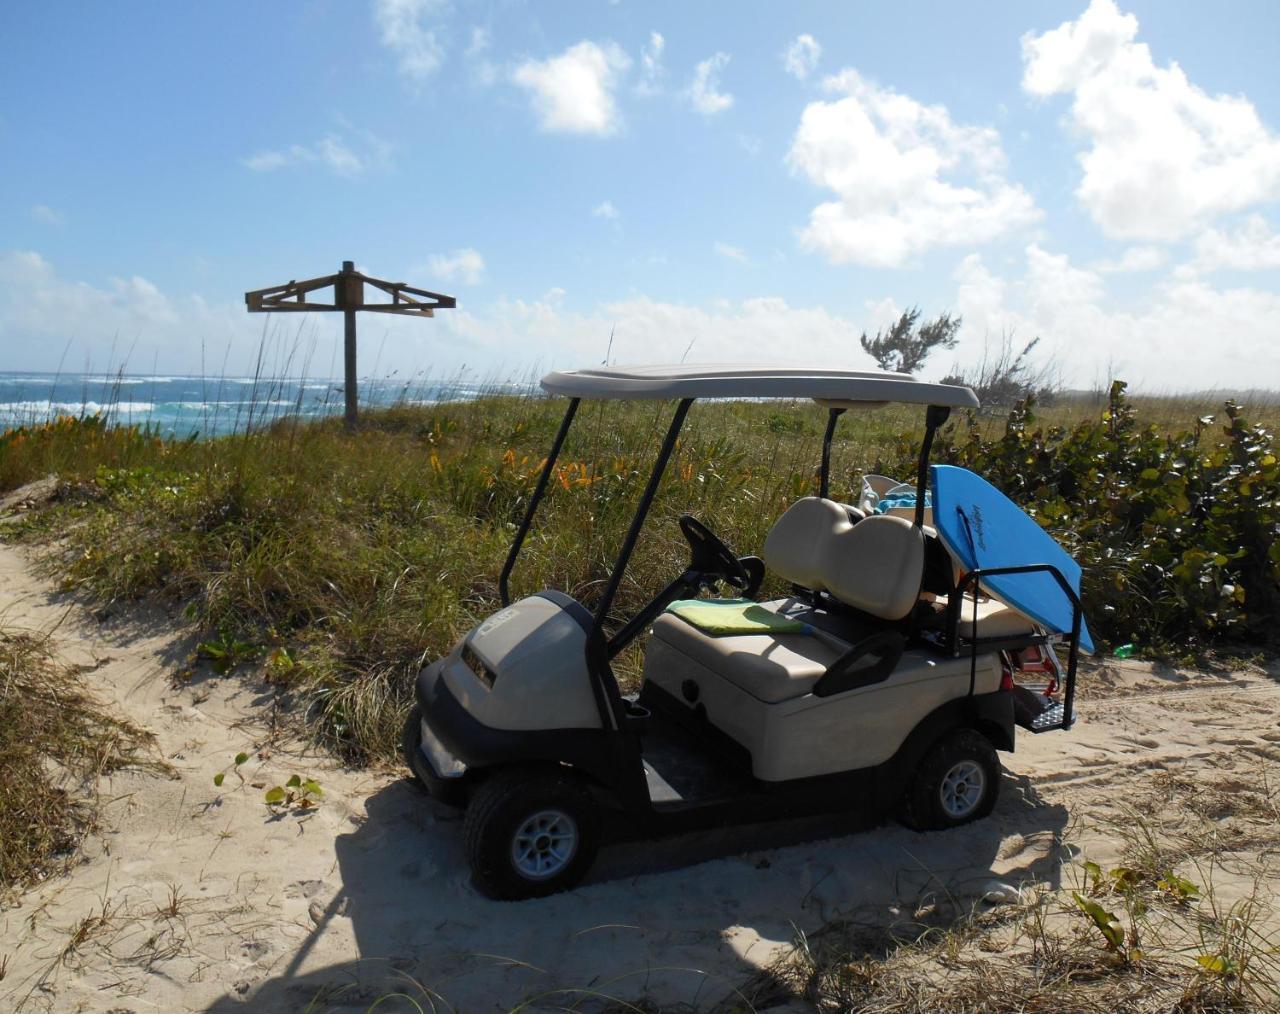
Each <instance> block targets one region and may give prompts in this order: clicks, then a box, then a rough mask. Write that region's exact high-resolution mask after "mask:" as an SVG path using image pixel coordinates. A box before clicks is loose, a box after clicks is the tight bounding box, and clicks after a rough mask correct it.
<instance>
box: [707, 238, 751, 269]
mask: <svg viewBox="0 0 1280 1014" xmlns="http://www.w3.org/2000/svg"><path fill="white" fill-rule="evenodd" d="M712 249H714V250H715V252H716V253H718V254H719V255H720V256H721V257H723V258H724V259H725V260H730V261H737V262H738V263H739V264H746V263H747V254H746V251H744V250H743V249H742V248H741V247H737V246H730V245H729V244H728V243H722V242H721V241H720V240H716V242H715V243H714V245H713V247H712Z"/></svg>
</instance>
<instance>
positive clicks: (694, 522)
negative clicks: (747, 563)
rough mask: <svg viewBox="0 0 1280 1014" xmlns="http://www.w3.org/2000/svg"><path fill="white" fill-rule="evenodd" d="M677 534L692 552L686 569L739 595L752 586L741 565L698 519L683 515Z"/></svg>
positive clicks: (731, 551)
mask: <svg viewBox="0 0 1280 1014" xmlns="http://www.w3.org/2000/svg"><path fill="white" fill-rule="evenodd" d="M680 532H681V534H682V535H683V536H684V537H685V540H686V541H687V542H688V543H689V548H690V549H691V550H692V551H693V559H692V560H690V562H689V569H690V570H692V571H696V572H697V573H699V574H706V575H708V576H712V577H718V578H723V579H724V580H725V581H727V582H728V583H729V584H731V585H733V586H734V587H735V588H737V589H738V590H739V591H744V590H746V589H747V588H749V587H750V586H751V584H752V578H751V574H750V573H749V572H748V571H747V568H746V567H744V566H743V565H742V561H741V560H739V559H738V557H737V556H736V555H735V554H734V552H733V550H732V549H730V548H729V547H728V546H726V545H725V544H724V543H723V542H721V541H720V539H719V538H718V537H717V536H716V534H715V533H714V532H712V531H711V529H710V528H708V527H707V526H706V525H704V524H703V523H702V522H701V521H699V520H698V519H697V518H695V517H693V516H692V515H689V514H685V515H683V516H682V517H681V518H680Z"/></svg>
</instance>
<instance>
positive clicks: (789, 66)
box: [782, 32, 822, 81]
mask: <svg viewBox="0 0 1280 1014" xmlns="http://www.w3.org/2000/svg"><path fill="white" fill-rule="evenodd" d="M821 56H822V47H821V46H820V45H818V40H817V39H815V38H814V37H813V36H812V35H809V34H808V33H807V32H806V33H805V34H804V35H797V36H796V37H795V38H794V39H793V40H791V45H789V46H787V48H786V49H784V50H783V51H782V68H783V70H785V71H786V72H787V73H788V74H790V75H791V76H792V77H794V78H795V79H796V80H798V81H803V80H804V79H805V78H807V77H808V76H809V75H810V74H812V73H813V71H814V68H816V67H817V66H818V60H819V59H820V58H821Z"/></svg>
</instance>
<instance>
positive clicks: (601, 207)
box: [591, 201, 618, 219]
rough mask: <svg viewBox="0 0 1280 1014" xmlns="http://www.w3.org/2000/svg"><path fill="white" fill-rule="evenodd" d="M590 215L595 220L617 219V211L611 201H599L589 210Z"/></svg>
mask: <svg viewBox="0 0 1280 1014" xmlns="http://www.w3.org/2000/svg"><path fill="white" fill-rule="evenodd" d="M591 214H592V215H593V216H595V217H596V218H606V219H615V218H617V217H618V209H617V208H615V207H614V206H613V201H601V202H600V203H599V204H597V205H596V206H595V207H594V208H592V209H591Z"/></svg>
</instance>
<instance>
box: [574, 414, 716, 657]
mask: <svg viewBox="0 0 1280 1014" xmlns="http://www.w3.org/2000/svg"><path fill="white" fill-rule="evenodd" d="M692 404H693V399H692V398H685V399H684V400H682V401H681V402H680V404H679V405H678V406H677V407H676V414H675V415H674V416H672V418H671V425H670V426H668V427H667V435H666V438H665V439H664V440H663V441H662V449H661V450H660V451H658V460H657V461H655V462H654V463H653V471H652V472H651V473H650V474H649V483H648V485H646V486H645V488H644V493H643V495H642V496H641V497H640V503H639V505H637V507H636V515H635V517H634V518H632V519H631V528H630V529H628V531H627V537H626V538H625V539H623V540H622V548H621V549H620V550H619V551H618V559H617V562H616V563H614V565H613V571H612V572H611V573H610V574H609V583H608V584H607V585H606V586H605V589H604V595H603V596H601V598H600V604H599V605H598V606H596V619H595V623H594V625H593V626H592V628H591V636H592V637H597V636H603V633H604V621H605V618H606V617H607V616H608V615H609V607H610V606H612V605H613V598H614V596H615V595H617V594H618V586H619V585H621V584H622V575H623V573H624V572H625V571H626V569H627V563H628V561H630V559H631V552H632V550H634V549H635V548H636V541H637V540H638V539H639V538H640V529H641V528H643V527H644V519H645V517H647V516H648V514H649V508H650V507H651V506H652V505H653V498H654V497H655V496H656V495H657V493H658V483H660V482H661V481H662V473H663V472H665V471H666V469H667V462H668V461H669V460H670V459H671V452H672V451H673V450H675V446H676V438H677V437H678V436H679V435H680V427H682V426H683V425H684V417H685V416H686V415H688V414H689V406H690V405H692Z"/></svg>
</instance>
